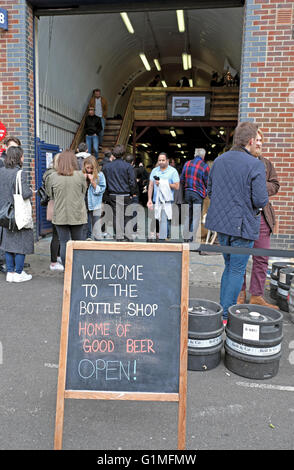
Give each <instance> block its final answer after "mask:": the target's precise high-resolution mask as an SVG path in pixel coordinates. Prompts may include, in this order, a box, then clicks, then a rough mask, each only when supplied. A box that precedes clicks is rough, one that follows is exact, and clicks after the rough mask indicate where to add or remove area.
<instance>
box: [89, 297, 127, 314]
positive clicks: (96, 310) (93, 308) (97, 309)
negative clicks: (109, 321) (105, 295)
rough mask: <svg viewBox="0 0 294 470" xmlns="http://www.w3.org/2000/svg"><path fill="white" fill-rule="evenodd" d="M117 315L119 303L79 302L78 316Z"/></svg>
mask: <svg viewBox="0 0 294 470" xmlns="http://www.w3.org/2000/svg"><path fill="white" fill-rule="evenodd" d="M93 314H95V315H99V314H100V315H101V314H102V315H119V314H120V303H113V304H112V303H103V302H86V301H84V300H80V315H93Z"/></svg>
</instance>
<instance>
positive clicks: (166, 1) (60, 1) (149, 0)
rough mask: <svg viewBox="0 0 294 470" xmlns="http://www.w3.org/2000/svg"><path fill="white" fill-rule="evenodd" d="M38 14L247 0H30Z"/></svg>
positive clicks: (230, 3)
mask: <svg viewBox="0 0 294 470" xmlns="http://www.w3.org/2000/svg"><path fill="white" fill-rule="evenodd" d="M30 3H31V4H32V6H33V8H34V10H35V12H36V14H38V15H48V14H49V15H50V14H52V12H54V14H63V10H66V13H67V14H80V13H93V12H95V11H96V12H97V11H99V12H100V13H110V12H117V11H150V10H153V11H156V10H169V9H175V8H182V9H188V8H194V9H195V8H227V7H238V6H243V5H244V3H245V0H30Z"/></svg>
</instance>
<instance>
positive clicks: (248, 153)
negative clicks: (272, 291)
mask: <svg viewBox="0 0 294 470" xmlns="http://www.w3.org/2000/svg"><path fill="white" fill-rule="evenodd" d="M257 131H258V125H257V124H254V123H252V122H241V123H240V124H239V125H238V126H237V128H236V129H235V133H234V142H233V147H232V149H231V150H230V151H228V152H226V153H224V154H223V155H221V156H219V157H218V158H216V160H215V162H214V164H213V166H212V168H211V170H210V173H209V178H208V187H207V192H208V196H209V198H210V206H209V209H208V212H207V217H206V223H205V226H206V227H207V228H208V229H209V230H213V231H215V232H217V234H218V240H219V243H220V245H222V246H232V247H245V248H252V247H253V244H254V240H257V239H258V237H259V227H260V211H261V209H262V208H263V207H264V206H265V205H266V204H267V203H268V193H267V189H266V176H265V167H264V165H263V164H262V162H261V161H260V160H258V159H257V158H255V157H254V156H253V155H254V154H255V152H256V139H257ZM223 256H224V261H225V269H224V272H223V274H222V279H221V292H220V303H221V305H222V307H223V318H224V323H226V321H227V316H228V308H229V307H230V306H231V305H235V304H236V303H237V297H238V294H239V292H240V290H241V287H242V284H243V278H244V274H245V271H246V265H247V262H248V259H249V255H247V254H227V253H224V254H223Z"/></svg>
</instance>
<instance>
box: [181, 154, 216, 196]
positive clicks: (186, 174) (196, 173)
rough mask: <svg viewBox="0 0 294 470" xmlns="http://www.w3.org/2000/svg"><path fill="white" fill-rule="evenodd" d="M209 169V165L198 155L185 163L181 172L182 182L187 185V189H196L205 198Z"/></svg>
mask: <svg viewBox="0 0 294 470" xmlns="http://www.w3.org/2000/svg"><path fill="white" fill-rule="evenodd" d="M209 170H210V168H209V166H208V165H207V164H206V163H205V162H204V161H203V159H202V158H201V157H198V156H196V157H195V158H194V159H193V160H189V161H188V162H187V163H185V165H184V168H183V171H182V174H181V183H183V184H184V185H185V190H187V189H188V190H190V191H195V192H196V193H198V194H199V195H200V196H201V197H203V198H205V197H206V194H207V190H206V188H207V179H208V174H209Z"/></svg>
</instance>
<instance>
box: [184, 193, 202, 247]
mask: <svg viewBox="0 0 294 470" xmlns="http://www.w3.org/2000/svg"><path fill="white" fill-rule="evenodd" d="M185 202H186V203H187V204H189V229H188V230H189V232H190V240H191V241H192V240H193V236H194V237H195V238H196V234H197V230H198V226H199V223H200V219H201V212H202V205H203V198H202V197H201V196H200V195H199V194H198V193H196V192H195V191H189V190H187V191H185ZM185 228H186V230H187V221H186V227H185ZM191 234H193V236H192V237H191ZM185 238H187V237H186V236H185Z"/></svg>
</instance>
